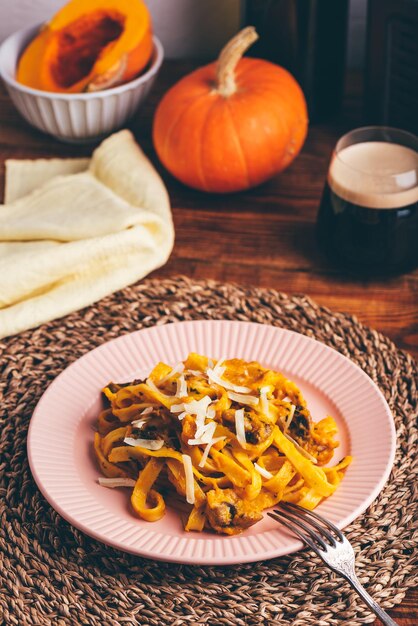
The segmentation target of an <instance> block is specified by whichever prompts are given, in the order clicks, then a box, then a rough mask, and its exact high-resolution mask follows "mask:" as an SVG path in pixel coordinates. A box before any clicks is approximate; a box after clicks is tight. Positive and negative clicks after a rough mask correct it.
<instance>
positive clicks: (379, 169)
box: [317, 127, 418, 275]
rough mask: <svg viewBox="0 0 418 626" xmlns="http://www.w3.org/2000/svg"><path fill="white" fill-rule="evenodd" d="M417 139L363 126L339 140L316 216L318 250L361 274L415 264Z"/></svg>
mask: <svg viewBox="0 0 418 626" xmlns="http://www.w3.org/2000/svg"><path fill="white" fill-rule="evenodd" d="M417 148H418V138H417V137H415V136H414V135H411V134H409V133H405V132H403V131H400V130H397V129H391V128H385V127H366V128H360V129H357V130H354V131H352V132H351V133H348V134H347V135H345V136H344V137H342V138H341V139H340V141H339V142H338V144H337V146H336V149H335V151H334V154H333V157H332V160H331V164H330V168H329V171H328V179H327V183H326V185H325V189H324V193H323V196H322V201H321V205H320V208H319V213H318V222H317V229H318V238H319V244H320V247H321V249H322V250H323V251H324V252H325V253H326V254H327V256H328V257H329V259H330V261H331V262H332V264H333V265H338V266H342V267H344V268H346V269H348V270H351V271H354V272H356V273H359V274H362V275H385V274H392V273H401V272H406V271H409V270H412V269H414V268H415V267H417V265H418V152H417Z"/></svg>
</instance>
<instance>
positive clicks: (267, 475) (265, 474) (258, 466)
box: [254, 463, 273, 479]
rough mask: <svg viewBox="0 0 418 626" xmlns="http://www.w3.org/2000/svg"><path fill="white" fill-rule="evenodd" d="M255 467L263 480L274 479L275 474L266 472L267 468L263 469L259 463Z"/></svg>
mask: <svg viewBox="0 0 418 626" xmlns="http://www.w3.org/2000/svg"><path fill="white" fill-rule="evenodd" d="M254 467H255V469H256V470H257V472H258V473H259V474H260V476H262V477H263V478H267V479H269V478H273V474H272V473H271V472H269V471H268V470H266V468H265V467H261V465H259V464H258V463H254Z"/></svg>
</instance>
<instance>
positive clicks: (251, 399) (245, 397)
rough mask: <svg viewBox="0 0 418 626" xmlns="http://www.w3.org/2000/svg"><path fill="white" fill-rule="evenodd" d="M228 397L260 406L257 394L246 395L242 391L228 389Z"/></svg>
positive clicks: (235, 400)
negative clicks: (236, 391) (235, 391)
mask: <svg viewBox="0 0 418 626" xmlns="http://www.w3.org/2000/svg"><path fill="white" fill-rule="evenodd" d="M226 395H227V396H228V398H229V399H230V400H233V401H234V402H240V403H241V404H249V405H251V406H258V398H256V397H255V396H249V395H244V394H241V393H234V392H233V391H227V394H226Z"/></svg>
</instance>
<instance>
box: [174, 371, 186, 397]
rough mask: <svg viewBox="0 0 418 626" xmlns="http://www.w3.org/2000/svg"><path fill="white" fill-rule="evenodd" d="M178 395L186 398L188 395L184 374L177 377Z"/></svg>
mask: <svg viewBox="0 0 418 626" xmlns="http://www.w3.org/2000/svg"><path fill="white" fill-rule="evenodd" d="M176 396H177V397H178V398H184V397H185V396H187V383H186V380H185V378H184V376H179V378H178V379H177V390H176Z"/></svg>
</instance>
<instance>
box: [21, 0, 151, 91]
mask: <svg viewBox="0 0 418 626" xmlns="http://www.w3.org/2000/svg"><path fill="white" fill-rule="evenodd" d="M151 54H152V29H151V17H150V14H149V11H148V9H147V7H146V5H145V3H144V2H143V1H142V0H71V1H70V2H69V3H68V4H66V5H65V6H64V7H63V8H62V9H61V10H60V11H58V13H57V14H56V15H55V16H54V17H53V18H52V20H51V21H50V22H49V23H48V24H46V25H45V26H43V27H42V28H41V30H40V32H39V34H38V35H37V36H36V37H35V38H34V39H33V40H32V41H31V43H30V44H29V45H28V46H27V48H26V49H25V50H24V52H23V54H22V56H21V57H20V60H19V63H18V68H17V74H16V78H17V80H18V81H19V82H20V83H22V84H23V85H27V86H28V87H33V88H34V89H41V90H43V91H55V92H66V93H76V92H80V91H97V90H99V89H107V88H109V87H113V86H115V85H118V84H120V83H123V82H126V81H128V80H131V79H132V78H134V77H135V76H136V75H137V74H139V72H141V70H143V69H144V68H145V66H146V65H147V63H148V62H149V60H150V58H151Z"/></svg>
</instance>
